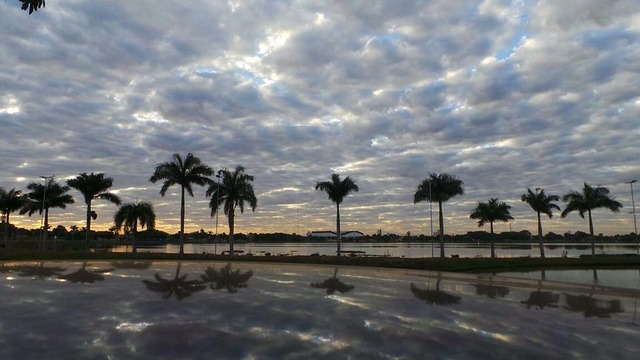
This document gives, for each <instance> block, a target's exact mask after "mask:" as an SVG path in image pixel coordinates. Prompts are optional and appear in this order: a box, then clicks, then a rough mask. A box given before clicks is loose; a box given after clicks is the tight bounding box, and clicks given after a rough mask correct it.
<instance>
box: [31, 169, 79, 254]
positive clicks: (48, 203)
mask: <svg viewBox="0 0 640 360" xmlns="http://www.w3.org/2000/svg"><path fill="white" fill-rule="evenodd" d="M27 189H28V190H31V192H29V193H27V202H26V203H25V204H24V206H23V207H22V209H20V214H21V215H22V214H27V215H29V216H31V215H33V214H34V213H35V212H38V213H39V214H42V210H43V208H44V229H43V236H42V243H41V245H40V246H41V247H42V248H43V249H44V248H46V246H45V245H46V244H45V243H44V242H45V240H46V239H47V230H48V229H49V209H50V208H60V209H66V208H67V205H69V204H73V203H74V200H73V197H72V196H71V195H69V194H67V192H68V191H69V190H70V189H69V187H68V186H60V184H58V183H57V182H55V181H53V180H51V181H47V185H46V190H45V185H43V184H40V183H36V182H32V183H29V185H27ZM45 192H46V194H45ZM43 199H44V207H43Z"/></svg>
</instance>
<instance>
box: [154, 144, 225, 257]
mask: <svg viewBox="0 0 640 360" xmlns="http://www.w3.org/2000/svg"><path fill="white" fill-rule="evenodd" d="M211 174H213V169H211V168H210V167H209V166H207V165H205V164H204V163H202V161H201V160H200V159H199V158H198V157H196V156H194V155H193V154H192V153H188V154H187V156H186V157H185V158H184V159H183V158H182V156H180V154H178V153H176V154H173V161H171V162H163V163H160V164H158V165H157V166H156V169H155V171H154V172H153V175H152V176H151V177H150V178H149V181H150V182H152V183H154V184H155V183H156V182H157V181H159V180H164V182H163V183H162V188H160V195H162V196H164V195H165V194H166V192H167V190H168V189H169V188H170V187H171V186H173V185H176V184H177V185H180V190H181V193H180V254H184V200H185V199H184V193H185V191H186V192H187V193H188V194H189V195H190V196H192V197H193V187H192V186H193V185H194V184H195V185H199V186H205V185H208V184H211V183H212V181H211V179H209V178H208V176H211Z"/></svg>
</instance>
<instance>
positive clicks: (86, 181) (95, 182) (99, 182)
mask: <svg viewBox="0 0 640 360" xmlns="http://www.w3.org/2000/svg"><path fill="white" fill-rule="evenodd" d="M67 185H69V186H70V187H72V188H74V189H76V190H78V191H79V192H80V193H82V196H84V203H85V204H86V205H87V228H86V232H85V251H87V250H88V249H89V237H90V236H91V219H92V218H93V219H94V220H95V219H96V218H97V217H98V214H96V212H95V211H92V210H91V201H93V200H94V199H96V200H107V201H109V202H111V203H113V204H116V205H120V204H121V203H122V201H121V200H120V198H119V197H118V195H115V194H113V193H110V192H107V190H109V189H110V188H111V187H112V186H113V178H110V177H105V176H104V173H98V174H94V173H91V174H87V173H82V174H80V175H78V176H77V177H75V178H74V179H70V180H67Z"/></svg>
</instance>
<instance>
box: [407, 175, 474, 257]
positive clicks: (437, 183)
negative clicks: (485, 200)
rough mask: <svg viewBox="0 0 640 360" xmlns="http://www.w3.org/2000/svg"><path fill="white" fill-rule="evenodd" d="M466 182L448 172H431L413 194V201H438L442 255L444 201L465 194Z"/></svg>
mask: <svg viewBox="0 0 640 360" xmlns="http://www.w3.org/2000/svg"><path fill="white" fill-rule="evenodd" d="M463 186H464V183H463V182H462V180H459V179H457V178H456V177H455V176H453V175H449V174H446V173H442V174H436V173H430V174H429V177H428V178H426V179H424V180H422V182H421V183H420V184H419V185H418V187H417V188H416V192H415V194H414V195H413V203H414V204H417V203H419V202H420V201H423V200H428V201H429V202H434V201H437V202H438V212H439V222H440V257H444V217H443V214H442V203H444V202H447V201H449V199H451V198H452V197H454V196H456V195H463V194H464V188H463Z"/></svg>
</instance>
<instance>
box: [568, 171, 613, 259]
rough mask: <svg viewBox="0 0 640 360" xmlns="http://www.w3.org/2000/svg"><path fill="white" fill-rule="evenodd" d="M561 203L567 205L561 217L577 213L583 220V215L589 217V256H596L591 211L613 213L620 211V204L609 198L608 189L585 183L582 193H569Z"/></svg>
mask: <svg viewBox="0 0 640 360" xmlns="http://www.w3.org/2000/svg"><path fill="white" fill-rule="evenodd" d="M562 201H564V202H566V203H567V207H566V208H565V209H564V210H563V211H562V214H561V215H560V216H561V217H563V218H564V217H566V216H567V215H568V214H569V213H570V212H572V211H577V212H578V214H580V217H581V218H583V219H584V214H585V213H587V214H588V215H589V234H591V255H595V254H596V244H595V238H594V234H593V220H592V219H591V211H592V210H594V209H598V208H606V209H609V210H611V211H613V212H615V213H617V212H618V211H620V208H621V207H622V204H621V203H619V202H617V201H616V200H614V199H613V198H612V197H611V196H609V189H607V188H606V187H602V186H598V187H593V186H591V185H589V184H587V183H586V182H585V183H584V187H583V188H582V192H578V191H570V192H569V193H568V194H566V195H564V196H563V197H562Z"/></svg>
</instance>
